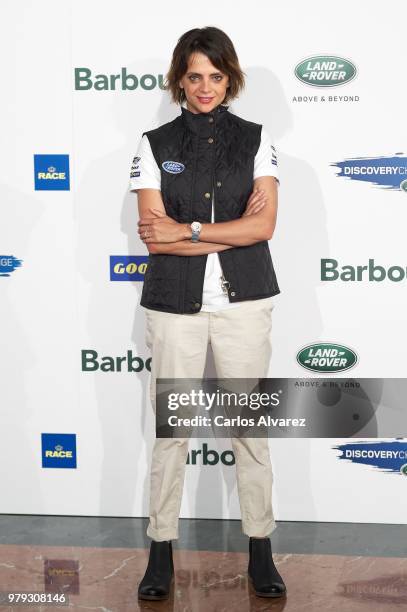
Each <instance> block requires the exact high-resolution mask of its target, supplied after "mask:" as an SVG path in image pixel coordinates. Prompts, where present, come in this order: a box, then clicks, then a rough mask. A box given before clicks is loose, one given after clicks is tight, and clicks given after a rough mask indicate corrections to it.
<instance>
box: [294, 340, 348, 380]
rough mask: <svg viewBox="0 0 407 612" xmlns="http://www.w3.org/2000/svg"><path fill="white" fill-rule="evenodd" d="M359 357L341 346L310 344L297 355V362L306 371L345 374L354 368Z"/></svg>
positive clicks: (322, 343) (324, 343) (323, 343)
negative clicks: (344, 372)
mask: <svg viewBox="0 0 407 612" xmlns="http://www.w3.org/2000/svg"><path fill="white" fill-rule="evenodd" d="M357 360H358V357H357V355H356V353H355V351H353V350H352V349H350V348H348V347H346V346H342V345H341V344H332V343H329V342H319V343H315V344H309V345H307V346H305V347H304V348H302V349H301V350H300V351H299V352H298V354H297V361H298V363H299V364H300V366H302V367H303V368H305V369H306V370H311V371H313V372H322V373H324V374H325V373H329V372H343V371H344V370H349V368H352V367H353V366H354V365H355V364H356V362H357Z"/></svg>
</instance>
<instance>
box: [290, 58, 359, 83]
mask: <svg viewBox="0 0 407 612" xmlns="http://www.w3.org/2000/svg"><path fill="white" fill-rule="evenodd" d="M294 73H295V76H296V77H297V79H299V80H300V81H302V82H303V83H306V84H307V85H312V86H313V87H337V86H338V85H344V84H345V83H349V81H351V80H352V79H353V78H354V77H355V76H356V66H355V65H354V64H353V63H352V62H351V61H349V60H347V59H344V58H343V57H337V56H335V55H314V56H312V57H308V58H307V59H305V60H303V61H302V62H300V63H299V64H297V65H296V67H295V70H294Z"/></svg>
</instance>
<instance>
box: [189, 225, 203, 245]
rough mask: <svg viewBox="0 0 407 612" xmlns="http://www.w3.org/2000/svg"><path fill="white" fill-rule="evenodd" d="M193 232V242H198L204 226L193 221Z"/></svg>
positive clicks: (191, 226)
mask: <svg viewBox="0 0 407 612" xmlns="http://www.w3.org/2000/svg"><path fill="white" fill-rule="evenodd" d="M190 228H191V230H192V236H191V242H198V240H199V234H200V233H201V229H202V224H201V223H199V221H193V222H192V223H191V225H190Z"/></svg>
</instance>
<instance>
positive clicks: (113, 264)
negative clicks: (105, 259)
mask: <svg viewBox="0 0 407 612" xmlns="http://www.w3.org/2000/svg"><path fill="white" fill-rule="evenodd" d="M147 265H148V255H110V280H111V281H144V276H145V274H146V270H147Z"/></svg>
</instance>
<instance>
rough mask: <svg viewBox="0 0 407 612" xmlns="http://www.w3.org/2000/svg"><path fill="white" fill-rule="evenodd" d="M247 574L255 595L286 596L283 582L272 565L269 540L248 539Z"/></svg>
mask: <svg viewBox="0 0 407 612" xmlns="http://www.w3.org/2000/svg"><path fill="white" fill-rule="evenodd" d="M248 574H249V578H250V579H251V580H252V583H253V588H254V590H255V592H256V595H259V596H260V597H282V596H283V595H285V594H286V591H287V589H286V586H285V584H284V581H283V579H282V578H281V576H280V574H279V573H278V570H277V568H276V566H275V565H274V561H273V557H272V553H271V542H270V539H269V538H250V540H249V567H248Z"/></svg>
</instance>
